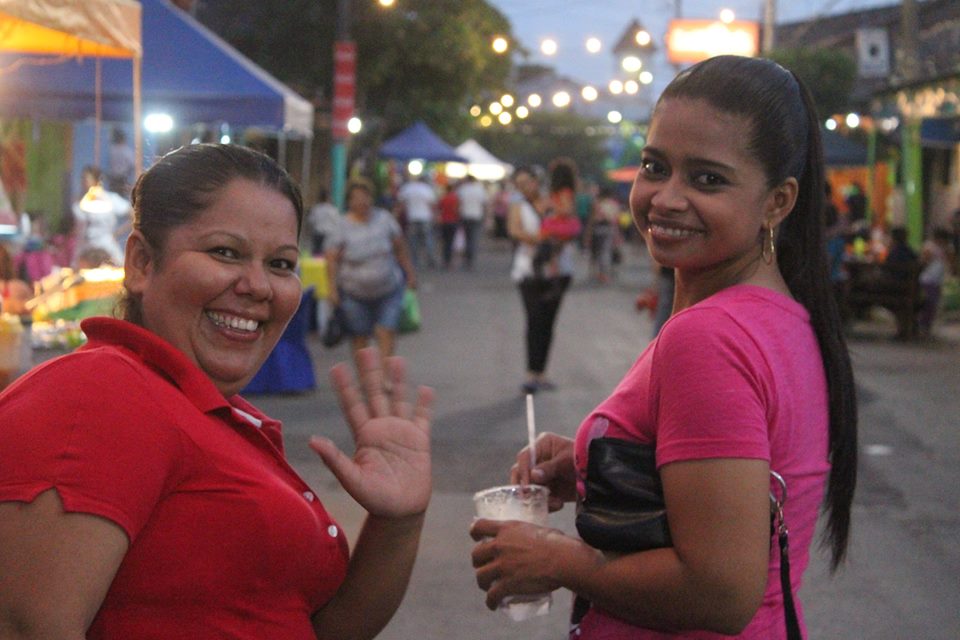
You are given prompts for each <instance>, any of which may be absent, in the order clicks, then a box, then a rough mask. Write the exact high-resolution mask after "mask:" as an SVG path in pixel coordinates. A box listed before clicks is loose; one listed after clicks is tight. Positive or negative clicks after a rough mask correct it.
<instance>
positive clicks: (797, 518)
mask: <svg viewBox="0 0 960 640" xmlns="http://www.w3.org/2000/svg"><path fill="white" fill-rule="evenodd" d="M828 424H829V419H828V404H827V386H826V378H825V375H824V370H823V362H822V360H821V357H820V349H819V346H818V345H817V341H816V337H815V335H814V332H813V328H812V327H811V325H810V321H809V315H808V314H807V311H806V310H805V309H804V308H803V306H802V305H800V304H799V303H797V302H796V301H794V300H792V299H790V298H788V297H786V296H784V295H782V294H779V293H777V292H774V291H771V290H769V289H764V288H761V287H755V286H749V285H739V286H735V287H731V288H729V289H725V290H723V291H722V292H720V293H717V294H715V295H713V296H711V297H710V298H708V299H706V300H704V301H702V302H700V303H699V304H696V305H694V306H692V307H690V308H689V309H685V310H684V311H681V312H680V313H678V314H676V315H675V316H674V317H672V318H671V319H670V320H669V321H668V322H667V323H666V324H665V325H664V327H663V329H662V330H661V332H660V335H659V337H658V338H657V339H656V340H654V341H653V342H651V343H650V345H649V346H648V347H647V348H646V350H644V352H643V353H642V354H641V355H640V357H639V358H638V359H637V361H636V362H635V363H634V364H633V366H632V367H631V369H630V371H629V372H628V373H627V375H626V376H625V377H624V378H623V380H622V381H621V382H620V384H619V385H618V386H617V388H616V389H615V390H614V392H613V393H612V394H611V395H610V397H608V398H607V399H606V400H604V401H603V402H602V403H601V404H600V405H599V406H598V407H597V408H596V409H594V411H593V412H592V413H591V414H590V415H589V416H587V418H586V419H585V420H584V421H583V423H582V424H581V425H580V428H579V430H578V432H577V437H576V445H575V447H576V449H575V453H576V468H577V473H578V476H579V478H580V480H579V481H578V484H579V487H578V489H579V491H580V493H581V495H582V494H583V482H582V478H583V477H584V476H585V474H586V469H587V450H588V446H589V443H590V440H592V439H593V438H597V437H601V436H609V437H615V438H623V439H626V440H634V441H639V442H643V443H648V444H652V443H655V444H656V450H657V466H658V467H662V466H663V465H666V464H669V463H671V462H678V461H681V460H701V459H708V458H753V459H760V460H768V461H769V462H770V468H771V469H773V470H774V471H777V472H779V473H780V474H781V475H782V476H783V477H784V478H785V479H786V482H787V487H788V490H789V500H788V501H787V504H786V509H785V518H786V522H787V524H788V526H789V529H790V565H791V567H790V568H791V579H792V582H793V591H794V596H795V597H796V593H797V591H798V590H799V589H800V584H801V579H802V576H803V573H804V571H805V570H806V568H807V564H808V562H809V559H810V543H811V540H812V539H813V535H814V528H815V525H816V521H817V514H818V513H819V509H820V504H821V501H822V499H823V491H824V482H825V479H826V475H827V473H828V471H829V469H830V465H829V463H828V460H827V449H828ZM668 510H669V505H668ZM796 605H797V613H798V615H799V617H800V621H801V629H802V630H803V632H804V635H806V629H805V627H804V625H803V612H802V607H801V605H800V602H799V600H797V601H796ZM785 629H786V627H785V624H784V618H783V597H782V593H781V589H780V558H779V553H778V550H777V547H776V545H773V544H771V552H770V569H769V578H768V581H767V590H766V593H765V595H764V598H763V604H762V605H761V607H760V609H759V610H758V611H757V614H756V615H755V616H754V618H753V620H752V621H751V622H750V624H749V625H748V626H747V628H746V629H745V630H744V632H743V633H742V634H740V635H738V636H736V637H737V638H742V639H756V640H760V639H763V640H777V639H779V638H783V637H784V636H785V634H786V631H785ZM571 637H572V638H573V637H575V638H582V639H583V640H627V639H629V640H641V639H642V640H649V639H663V638H697V639H706V638H711V639H712V638H729V637H730V636H721V635H719V634H715V633H710V632H702V631H701V632H684V633H677V634H670V633H663V632H659V631H651V630H647V629H642V628H640V627H636V626H633V625H629V624H627V623H625V622H622V621H620V620H618V619H616V618H614V617H613V616H611V615H609V614H607V613H606V612H604V611H602V610H599V609H596V608H594V609H591V610H590V612H589V613H587V615H586V616H585V617H584V619H583V620H582V622H581V624H580V627H579V629H578V630H577V632H575V635H571Z"/></svg>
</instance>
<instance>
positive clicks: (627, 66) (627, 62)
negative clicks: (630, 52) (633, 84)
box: [620, 56, 643, 73]
mask: <svg viewBox="0 0 960 640" xmlns="http://www.w3.org/2000/svg"><path fill="white" fill-rule="evenodd" d="M620 66H621V67H623V70H624V71H626V72H627V73H636V72H638V71H640V68H641V67H643V61H642V60H641V59H640V58H638V57H637V56H627V57H625V58H624V59H623V60H622V61H621V62H620Z"/></svg>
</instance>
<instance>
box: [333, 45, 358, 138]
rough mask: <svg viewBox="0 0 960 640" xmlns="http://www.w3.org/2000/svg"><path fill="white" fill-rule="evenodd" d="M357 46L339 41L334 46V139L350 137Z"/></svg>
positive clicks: (355, 92) (355, 86) (355, 83)
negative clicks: (349, 128) (348, 126)
mask: <svg viewBox="0 0 960 640" xmlns="http://www.w3.org/2000/svg"><path fill="white" fill-rule="evenodd" d="M356 78H357V45H356V43H354V42H353V41H352V40H338V41H337V42H335V43H334V44H333V122H332V123H331V129H332V133H333V139H334V140H338V141H343V140H346V139H347V138H349V137H350V132H349V131H348V130H347V122H349V121H350V118H352V117H353V103H354V97H355V96H356V94H357V80H356Z"/></svg>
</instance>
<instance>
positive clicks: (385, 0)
mask: <svg viewBox="0 0 960 640" xmlns="http://www.w3.org/2000/svg"><path fill="white" fill-rule="evenodd" d="M379 1H380V6H381V7H387V8H388V9H389V8H390V7H392V6H393V5H395V4H396V3H397V2H396V0H379Z"/></svg>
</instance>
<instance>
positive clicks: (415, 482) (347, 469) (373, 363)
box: [310, 348, 433, 517]
mask: <svg viewBox="0 0 960 640" xmlns="http://www.w3.org/2000/svg"><path fill="white" fill-rule="evenodd" d="M356 360H357V371H358V374H359V385H358V384H357V382H356V381H355V380H354V377H353V375H352V374H351V372H350V368H349V366H347V365H346V364H343V363H340V364H338V365H336V366H335V367H334V368H333V369H332V370H331V372H330V377H331V380H332V381H333V385H334V389H335V390H336V392H337V397H338V399H339V401H340V408H341V410H342V411H343V414H344V416H345V417H346V419H347V423H348V424H349V426H350V430H351V431H352V433H353V439H354V443H355V445H356V448H355V451H354V454H353V456H352V457H350V456H348V455H346V454H345V453H344V452H342V451H340V450H339V449H338V448H337V447H336V445H334V444H333V443H332V442H331V441H330V440H328V439H326V438H319V437H314V438H312V439H311V441H310V446H311V447H312V448H313V449H314V450H315V451H316V452H317V453H318V454H319V455H320V457H321V458H322V459H323V462H324V464H326V465H327V466H328V467H329V468H330V470H331V471H332V472H333V474H334V475H335V476H336V477H337V479H338V480H339V481H340V484H341V485H343V488H344V489H346V491H347V492H348V493H349V494H350V495H351V496H353V498H354V500H356V501H357V502H358V503H359V504H360V506H362V507H363V508H364V509H366V510H367V511H368V512H369V513H371V514H373V515H378V516H384V517H403V516H408V515H413V514H417V513H422V512H423V511H425V510H426V508H427V504H428V503H429V502H430V491H431V476H430V409H431V405H432V404H433V391H432V390H431V389H429V388H427V387H420V388H419V390H418V393H417V402H416V405H415V406H413V405H411V404H410V402H409V401H408V400H407V398H406V395H407V390H406V365H405V363H404V361H403V359H402V358H388V359H387V361H386V365H387V368H388V371H387V374H388V377H389V380H390V382H391V387H392V389H391V391H390V392H389V394H388V393H386V392H385V391H384V384H383V382H384V381H383V374H384V372H383V371H382V369H381V368H380V357H379V355H378V354H377V352H376V350H375V349H372V348H371V349H363V350H361V351H359V352H357V359H356ZM361 387H362V391H361Z"/></svg>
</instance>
